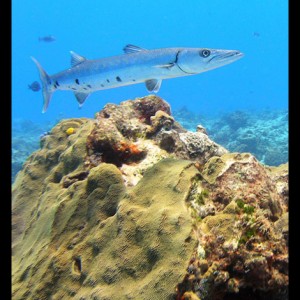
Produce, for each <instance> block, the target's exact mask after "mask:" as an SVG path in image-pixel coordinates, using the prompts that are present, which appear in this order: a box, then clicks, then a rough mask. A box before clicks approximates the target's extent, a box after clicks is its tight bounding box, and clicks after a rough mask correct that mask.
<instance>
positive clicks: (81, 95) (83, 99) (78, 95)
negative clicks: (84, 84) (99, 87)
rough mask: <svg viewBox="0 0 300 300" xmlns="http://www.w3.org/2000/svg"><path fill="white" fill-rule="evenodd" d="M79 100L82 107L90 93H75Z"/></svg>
mask: <svg viewBox="0 0 300 300" xmlns="http://www.w3.org/2000/svg"><path fill="white" fill-rule="evenodd" d="M74 95H75V97H76V99H77V101H78V102H79V106H80V107H81V106H82V105H83V103H84V101H85V100H86V99H87V97H88V96H89V95H90V94H89V93H80V92H79V93H77V92H75V93H74Z"/></svg>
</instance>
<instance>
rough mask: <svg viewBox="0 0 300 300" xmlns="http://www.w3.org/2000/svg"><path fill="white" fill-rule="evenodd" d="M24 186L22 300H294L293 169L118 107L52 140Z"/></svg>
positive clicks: (19, 213) (17, 247)
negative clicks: (291, 272)
mask: <svg viewBox="0 0 300 300" xmlns="http://www.w3.org/2000/svg"><path fill="white" fill-rule="evenodd" d="M40 144H41V149H40V150H38V151H36V152H34V153H32V155H31V156H30V157H29V158H28V159H27V161H26V162H25V164H24V165H23V169H22V170H21V171H20V172H19V174H18V175H17V178H16V180H15V183H14V185H13V191H12V195H13V203H12V264H13V272H12V275H13V278H12V298H13V299H81V300H83V299H99V300H100V299H101V300H104V299H112V300H114V299H177V300H178V299H202V300H205V299H254V298H255V299H287V288H288V169H287V165H281V166H280V167H266V166H263V165H261V164H260V163H259V162H258V161H257V160H256V158H255V157H254V156H253V155H251V154H249V153H229V152H228V151H227V150H226V149H225V148H223V147H221V146H220V145H218V144H216V143H215V142H213V141H212V140H211V139H210V138H209V137H208V136H207V133H206V132H205V130H204V129H203V128H199V131H198V132H189V131H187V130H185V129H184V128H183V127H182V126H181V125H180V124H179V123H178V122H176V120H175V119H174V117H173V116H172V114H171V109H170V106H169V104H168V103H167V102H165V101H164V100H162V99H161V98H159V97H156V96H148V97H144V98H138V99H135V100H128V101H124V102H122V103H121V104H120V105H115V104H107V105H106V106H105V107H104V108H103V110H102V111H100V112H99V113H97V114H96V117H95V119H84V118H80V119H68V120H63V121H61V122H60V123H58V124H57V125H56V126H55V127H53V128H52V130H51V131H50V132H49V134H47V135H45V136H43V137H42V138H41V143H40Z"/></svg>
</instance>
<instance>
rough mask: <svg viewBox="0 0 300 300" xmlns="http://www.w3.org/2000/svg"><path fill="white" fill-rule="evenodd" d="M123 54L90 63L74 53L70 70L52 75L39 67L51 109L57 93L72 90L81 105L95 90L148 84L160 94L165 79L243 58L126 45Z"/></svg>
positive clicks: (232, 52)
mask: <svg viewBox="0 0 300 300" xmlns="http://www.w3.org/2000/svg"><path fill="white" fill-rule="evenodd" d="M124 52H125V54H124V55H119V56H113V57H107V58H102V59H98V60H88V59H86V58H85V57H83V56H80V55H78V54H76V53H75V52H72V51H71V68H69V69H67V70H64V71H62V72H59V73H56V74H54V75H51V76H49V75H48V74H47V73H46V72H45V71H44V70H43V68H42V67H41V65H40V64H39V62H38V61H37V60H36V59H35V58H33V57H32V59H33V61H34V62H35V64H36V65H37V67H38V69H39V72H40V78H41V81H42V85H43V97H44V106H43V112H45V111H46V110H47V108H48V105H49V101H50V99H51V96H52V93H53V92H54V91H56V90H70V91H73V92H74V94H75V97H76V99H77V101H78V102H79V105H80V106H81V105H83V103H84V101H85V100H86V99H87V97H88V96H89V95H90V94H91V93H92V92H95V91H98V90H104V89H111V88H116V87H121V86H126V85H131V84H136V83H141V82H145V84H146V87H147V89H148V91H149V92H158V90H159V88H160V86H161V82H162V80H163V79H168V78H175V77H180V76H188V75H194V74H199V73H201V72H205V71H208V70H211V69H214V68H218V67H220V66H223V65H226V64H228V63H231V62H233V61H235V60H237V59H239V58H241V57H242V56H243V54H242V53H241V52H239V51H237V50H217V49H206V48H163V49H154V50H146V49H143V48H140V47H137V46H133V45H127V46H126V47H125V48H124Z"/></svg>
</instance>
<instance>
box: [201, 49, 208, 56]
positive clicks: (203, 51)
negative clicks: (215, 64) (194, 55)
mask: <svg viewBox="0 0 300 300" xmlns="http://www.w3.org/2000/svg"><path fill="white" fill-rule="evenodd" d="M200 56H202V57H209V56H210V51H209V50H207V49H204V50H202V51H200Z"/></svg>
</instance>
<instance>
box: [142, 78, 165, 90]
mask: <svg viewBox="0 0 300 300" xmlns="http://www.w3.org/2000/svg"><path fill="white" fill-rule="evenodd" d="M161 83H162V80H160V79H149V80H146V81H145V84H146V88H147V90H148V92H154V93H157V92H158V91H159V89H160V86H161Z"/></svg>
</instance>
